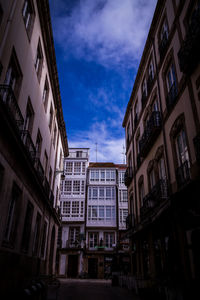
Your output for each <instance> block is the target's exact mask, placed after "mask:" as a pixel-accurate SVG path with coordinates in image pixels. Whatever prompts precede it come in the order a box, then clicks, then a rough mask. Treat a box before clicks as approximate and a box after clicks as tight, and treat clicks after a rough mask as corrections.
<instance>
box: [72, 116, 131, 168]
mask: <svg viewBox="0 0 200 300" xmlns="http://www.w3.org/2000/svg"><path fill="white" fill-rule="evenodd" d="M96 143H97V162H114V163H123V159H124V156H123V155H122V152H123V146H124V143H125V140H124V138H122V137H120V138H113V137H111V136H110V133H109V129H108V127H107V125H106V123H105V122H101V123H99V122H96V123H94V124H93V125H92V127H91V128H90V129H89V130H88V131H79V132H76V133H75V134H74V135H73V139H71V140H70V141H69V148H70V147H71V148H76V147H77V148H81V147H84V148H90V161H93V162H96Z"/></svg>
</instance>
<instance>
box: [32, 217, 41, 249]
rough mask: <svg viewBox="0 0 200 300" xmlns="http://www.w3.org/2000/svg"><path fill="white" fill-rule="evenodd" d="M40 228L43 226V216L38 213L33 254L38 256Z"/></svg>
mask: <svg viewBox="0 0 200 300" xmlns="http://www.w3.org/2000/svg"><path fill="white" fill-rule="evenodd" d="M40 226H41V215H40V214H39V213H37V218H36V223H35V233H34V241H33V254H34V255H37V254H38V246H39V237H40Z"/></svg>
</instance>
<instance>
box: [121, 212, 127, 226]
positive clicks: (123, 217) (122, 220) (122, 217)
mask: <svg viewBox="0 0 200 300" xmlns="http://www.w3.org/2000/svg"><path fill="white" fill-rule="evenodd" d="M127 217H128V209H120V211H119V221H120V223H121V224H124V225H125V223H126V218H127Z"/></svg>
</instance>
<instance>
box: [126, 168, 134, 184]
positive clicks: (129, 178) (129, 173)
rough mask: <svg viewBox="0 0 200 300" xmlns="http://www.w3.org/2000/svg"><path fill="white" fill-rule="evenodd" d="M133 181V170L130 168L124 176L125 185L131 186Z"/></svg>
mask: <svg viewBox="0 0 200 300" xmlns="http://www.w3.org/2000/svg"><path fill="white" fill-rule="evenodd" d="M132 179H133V168H132V167H128V168H127V169H126V172H125V174H124V183H125V185H126V186H127V187H128V186H129V185H130V184H131V182H132Z"/></svg>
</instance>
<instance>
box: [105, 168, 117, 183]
mask: <svg viewBox="0 0 200 300" xmlns="http://www.w3.org/2000/svg"><path fill="white" fill-rule="evenodd" d="M106 181H115V171H112V170H106Z"/></svg>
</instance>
